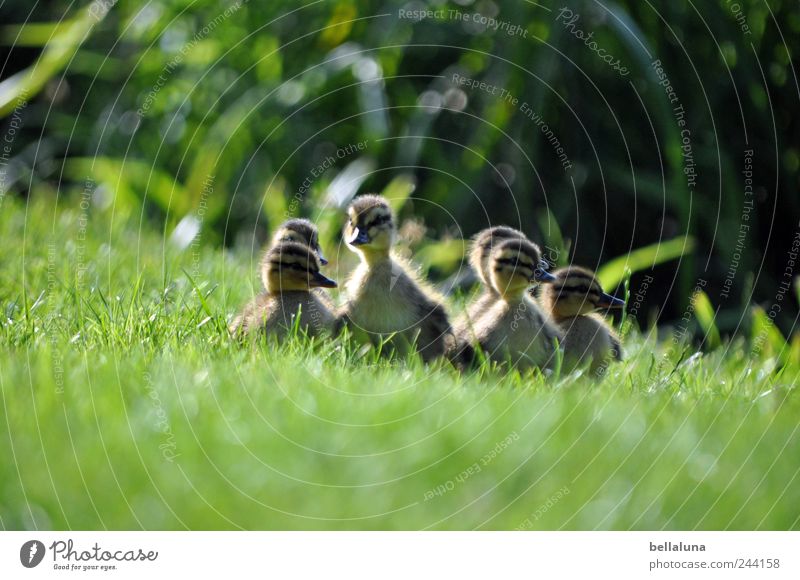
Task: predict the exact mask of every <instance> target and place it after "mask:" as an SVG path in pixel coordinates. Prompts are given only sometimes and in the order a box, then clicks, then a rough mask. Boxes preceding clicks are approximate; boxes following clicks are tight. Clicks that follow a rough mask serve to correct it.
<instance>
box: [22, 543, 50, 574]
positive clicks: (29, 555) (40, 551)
mask: <svg viewBox="0 0 800 580" xmlns="http://www.w3.org/2000/svg"><path fill="white" fill-rule="evenodd" d="M44 552H45V549H44V544H43V543H41V542H40V541H39V540H29V541H27V542H25V543H24V544H22V547H21V548H20V549H19V561H20V562H22V565H23V566H25V567H26V568H35V567H36V566H38V565H39V564H40V563H41V561H42V559H43V558H44Z"/></svg>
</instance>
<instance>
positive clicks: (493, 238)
mask: <svg viewBox="0 0 800 580" xmlns="http://www.w3.org/2000/svg"><path fill="white" fill-rule="evenodd" d="M511 239H519V240H527V239H528V238H527V237H526V236H525V234H523V233H522V232H521V231H519V230H515V229H514V228H510V227H508V226H494V227H491V228H486V229H485V230H481V231H480V232H478V233H477V234H476V235H475V237H474V238H473V240H472V247H471V248H470V252H469V264H470V266H472V269H473V271H474V272H475V275H476V276H477V277H478V280H480V282H481V284H482V285H483V290H482V292H481V294H480V295H479V296H478V297H477V298H475V299H474V300H473V301H472V302H470V303H469V305H468V306H467V309H466V311H465V312H464V314H463V315H462V316H460V317H459V319H458V321H457V322H456V325H455V326H456V328H457V329H458V330H457V334H462V333H463V332H464V331H465V329H466V328H468V327H469V326H471V325H472V324H474V323H475V321H476V320H477V319H478V318H479V317H480V316H481V315H482V314H483V313H484V312H485V311H486V310H487V309H488V308H489V307H491V305H492V304H493V303H494V302H495V301H496V300H497V298H498V294H497V292H496V291H495V290H494V288H493V287H492V285H491V272H490V271H489V267H490V264H489V258H490V256H491V253H492V249H493V248H494V247H495V246H497V245H498V244H500V243H501V242H503V241H504V240H511Z"/></svg>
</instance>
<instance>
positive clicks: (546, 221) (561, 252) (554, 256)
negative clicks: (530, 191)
mask: <svg viewBox="0 0 800 580" xmlns="http://www.w3.org/2000/svg"><path fill="white" fill-rule="evenodd" d="M537 221H538V222H539V229H540V230H541V231H542V236H544V239H545V241H546V244H545V247H544V248H542V254H543V256H542V257H543V258H545V259H546V260H547V261H548V262H551V263H552V264H553V266H555V267H561V266H566V265H567V262H568V257H567V256H568V253H569V248H568V247H567V245H566V244H565V243H564V236H563V235H562V234H561V227H560V226H559V225H558V220H557V219H556V216H554V215H553V212H551V211H550V208H545V210H544V213H540V214H539V215H538V216H537Z"/></svg>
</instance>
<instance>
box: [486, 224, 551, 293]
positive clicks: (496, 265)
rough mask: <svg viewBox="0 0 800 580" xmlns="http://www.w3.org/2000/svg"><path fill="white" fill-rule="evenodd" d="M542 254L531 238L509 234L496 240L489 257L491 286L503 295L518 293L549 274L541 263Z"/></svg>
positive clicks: (549, 279) (547, 277)
mask: <svg viewBox="0 0 800 580" xmlns="http://www.w3.org/2000/svg"><path fill="white" fill-rule="evenodd" d="M541 260H542V254H541V251H540V250H539V246H537V245H536V244H534V243H533V242H531V241H529V240H526V239H520V238H512V239H509V240H505V241H503V242H500V243H499V244H498V245H497V246H495V248H494V249H493V250H492V253H491V255H490V257H489V270H490V281H491V285H492V289H493V290H494V291H495V292H497V293H498V294H499V295H501V296H503V297H506V298H518V297H521V296H522V295H523V294H524V293H525V291H526V290H527V289H528V287H530V286H531V285H532V284H534V283H536V282H549V281H552V280H553V276H552V275H551V274H549V273H548V272H547V271H545V270H544V268H543V267H542V261H541Z"/></svg>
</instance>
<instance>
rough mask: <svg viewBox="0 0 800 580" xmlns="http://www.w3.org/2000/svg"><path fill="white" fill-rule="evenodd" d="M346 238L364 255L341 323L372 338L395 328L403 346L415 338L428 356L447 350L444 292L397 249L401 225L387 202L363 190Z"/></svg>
mask: <svg viewBox="0 0 800 580" xmlns="http://www.w3.org/2000/svg"><path fill="white" fill-rule="evenodd" d="M347 218H348V221H347V224H346V225H345V228H344V240H345V242H346V243H347V246H348V247H349V248H350V249H351V250H352V251H353V252H355V253H357V254H358V255H359V257H360V258H361V263H360V264H359V265H358V267H357V268H356V269H355V270H354V271H353V273H352V274H351V276H350V279H349V280H348V282H347V285H346V287H347V301H346V303H345V305H344V307H343V309H342V312H341V315H340V325H345V324H346V325H348V326H349V327H350V329H351V330H352V331H353V332H355V333H356V334H363V333H364V332H366V333H367V334H368V336H369V339H370V340H372V341H373V342H375V341H378V340H380V339H381V337H382V335H384V336H385V335H390V334H394V335H395V336H394V338H393V340H392V345H393V346H394V347H395V348H396V349H397V350H399V351H401V352H402V351H405V350H408V349H409V347H410V345H411V344H414V343H415V344H416V349H417V351H418V352H419V353H420V355H421V356H422V358H423V360H425V361H430V360H432V359H434V358H436V357H439V356H442V355H444V354H445V353H446V352H447V351H448V350H449V349H450V348H451V347H452V346H453V344H454V336H453V333H452V329H451V327H450V322H449V319H448V317H447V312H446V310H445V308H444V306H443V305H442V300H441V298H440V297H439V296H438V295H437V294H435V293H434V292H433V290H431V289H430V288H428V287H427V286H426V285H425V284H424V283H423V282H422V281H421V280H419V278H418V276H417V275H416V274H415V273H414V272H413V271H412V270H410V269H409V267H408V266H407V265H405V264H404V263H402V262H401V261H400V260H399V259H398V258H397V257H395V256H393V255H392V245H393V244H394V241H395V236H396V229H395V223H394V215H393V214H392V210H391V208H390V207H389V204H388V202H387V201H386V200H385V199H384V198H383V197H381V196H378V195H362V196H359V197H357V198H356V199H354V200H353V202H352V203H351V204H350V206H349V207H348V208H347Z"/></svg>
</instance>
